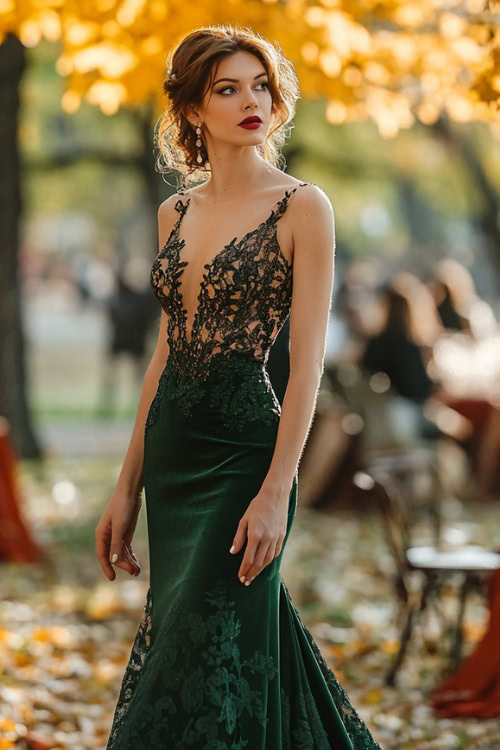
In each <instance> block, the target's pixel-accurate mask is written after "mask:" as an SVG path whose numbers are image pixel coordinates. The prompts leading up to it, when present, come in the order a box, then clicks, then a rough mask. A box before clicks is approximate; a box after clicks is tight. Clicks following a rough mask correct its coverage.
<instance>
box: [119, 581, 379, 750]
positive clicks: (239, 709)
mask: <svg viewBox="0 0 500 750" xmlns="http://www.w3.org/2000/svg"><path fill="white" fill-rule="evenodd" d="M280 580H281V584H282V586H283V588H284V591H285V594H286V596H287V597H288V598H290V595H289V593H288V589H287V587H286V585H285V583H284V581H283V579H282V578H281V577H280ZM205 602H206V603H207V604H208V610H206V611H204V614H201V613H200V612H193V611H192V610H190V609H188V610H187V611H184V609H183V607H182V606H180V604H179V602H178V601H176V602H175V603H174V604H173V606H172V608H171V610H170V611H169V614H168V615H167V617H166V619H165V620H164V621H163V623H162V625H161V627H160V629H159V631H158V634H157V636H156V639H155V641H156V642H157V644H158V647H157V648H154V647H153V648H150V646H151V643H150V639H149V633H150V631H151V606H152V602H151V593H150V591H148V595H147V601H146V606H145V609H144V616H143V619H142V621H141V624H140V626H139V630H138V633H137V636H136V639H135V641H134V645H133V648H132V653H131V656H130V660H129V663H128V666H127V668H126V671H125V675H124V677H123V681H122V687H121V690H120V694H119V699H118V704H117V707H116V710H115V716H114V719H113V725H112V729H111V734H110V738H109V741H108V744H107V746H106V750H154V748H157V749H158V750H160V748H161V750H163V748H166V747H172V748H176V750H188V749H189V748H194V747H196V748H199V747H203V748H204V750H205V748H209V749H210V750H212V749H213V750H243V748H247V750H251V748H250V746H249V739H248V737H245V732H244V729H243V728H242V717H243V716H246V717H248V716H249V717H251V719H252V721H256V722H258V723H259V724H260V725H261V726H263V727H265V726H266V724H267V722H268V720H269V717H268V715H267V710H268V709H267V705H266V704H265V699H264V696H263V694H262V692H261V691H260V690H257V689H255V683H254V684H253V685H254V686H253V687H252V675H256V674H257V675H262V676H263V677H265V678H266V679H267V680H275V679H278V672H279V665H278V664H277V663H276V662H275V661H274V659H273V657H272V656H270V655H269V654H264V653H261V652H259V651H255V652H254V654H253V655H251V656H247V657H245V658H244V657H243V656H242V653H241V647H242V645H243V644H242V642H241V623H240V620H239V619H238V617H237V611H236V607H235V602H234V601H233V600H232V598H231V597H230V596H229V594H228V590H227V586H226V584H225V583H224V581H223V580H222V579H219V580H218V581H217V582H216V583H215V585H214V586H213V587H212V588H211V589H210V590H209V591H208V592H207V593H206V596H205ZM292 607H293V609H294V611H295V613H296V615H297V617H298V619H299V622H300V623H301V626H302V628H303V629H304V632H305V634H306V636H307V639H308V641H309V643H310V644H311V647H312V649H313V652H314V654H315V656H316V659H317V661H318V664H319V666H320V668H321V671H322V673H323V676H324V677H325V680H326V682H327V684H328V687H329V690H330V693H331V695H332V697H333V699H334V702H335V705H336V707H337V709H338V711H339V713H340V715H341V718H342V721H343V723H344V726H345V728H346V731H347V733H348V735H349V737H350V739H351V742H352V745H353V747H354V748H355V750H381V748H380V746H379V745H378V744H377V743H376V742H375V740H374V739H373V737H372V736H371V734H370V732H369V730H368V728H367V727H366V725H365V724H364V723H363V721H362V719H361V718H360V717H359V715H358V713H357V712H356V710H355V708H354V707H353V705H352V703H351V701H350V700H349V698H348V696H347V694H346V693H345V691H344V690H343V688H342V687H341V685H340V683H339V682H338V680H337V679H336V677H335V675H334V674H333V672H332V671H331V670H330V668H329V666H328V664H327V662H326V661H325V659H324V658H323V656H322V654H321V652H320V650H319V648H318V646H317V644H316V643H315V641H314V639H313V637H312V635H311V633H310V632H309V630H308V629H307V628H306V627H305V625H304V624H303V623H302V620H301V619H300V616H299V613H298V611H297V609H296V608H295V606H294V605H293V603H292ZM146 658H147V659H149V660H150V661H149V663H147V664H146ZM139 678H140V679H139ZM154 696H156V697H154ZM280 696H281V709H280V710H281V729H282V750H332V745H331V743H330V741H329V738H328V735H327V732H326V730H325V728H324V726H323V723H322V720H321V716H320V714H319V711H318V706H317V704H316V701H315V698H314V695H313V693H312V692H311V691H310V690H309V689H307V690H306V691H305V692H303V691H297V693H294V694H293V695H288V694H287V693H286V691H285V690H284V688H283V687H281V688H280ZM247 723H248V722H247Z"/></svg>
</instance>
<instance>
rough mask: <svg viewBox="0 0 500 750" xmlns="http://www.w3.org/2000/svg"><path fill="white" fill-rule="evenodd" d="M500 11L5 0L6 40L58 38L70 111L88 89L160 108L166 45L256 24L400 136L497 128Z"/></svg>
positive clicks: (109, 98)
mask: <svg viewBox="0 0 500 750" xmlns="http://www.w3.org/2000/svg"><path fill="white" fill-rule="evenodd" d="M499 12H500V4H499V3H498V2H494V1H493V0H491V1H490V2H488V0H450V1H449V2H448V3H442V2H439V0H418V1H417V0H415V2H411V0H410V1H409V2H406V1H405V2H403V1H402V0H379V1H376V0H282V1H281V2H278V1H277V0H245V1H243V0H225V2H223V3H220V2H217V1H216V0H203V1H202V2H200V3H198V4H196V5H193V4H189V3H184V2H181V0H120V1H119V0H87V1H86V2H83V3H82V2H76V0H20V1H18V0H0V40H1V39H3V37H4V36H5V34H6V33H8V32H13V33H15V34H17V35H18V36H19V38H20V39H21V41H22V42H23V44H24V45H26V46H27V47H33V46H34V45H36V44H38V42H39V41H40V40H42V39H48V40H50V41H53V42H57V43H58V44H59V45H60V49H61V51H60V55H59V58H58V61H57V70H58V72H59V73H60V74H61V75H62V76H64V77H65V78H66V80H67V87H66V90H65V93H64V95H63V99H62V106H63V108H64V110H65V111H67V112H75V111H77V110H78V108H79V107H80V105H81V102H82V99H85V100H87V101H88V102H90V103H92V104H94V105H96V106H98V107H99V108H100V109H101V110H102V111H103V112H104V113H105V114H109V115H112V114H114V113H115V112H117V111H118V110H119V108H120V107H121V106H123V105H128V106H130V105H134V104H138V103H141V102H144V101H148V100H153V102H154V103H155V105H156V107H157V110H158V112H159V111H160V109H161V108H162V106H163V100H162V96H163V94H162V87H161V84H162V80H163V76H164V73H165V61H166V56H167V52H168V50H169V49H170V48H171V47H172V46H173V45H175V44H176V43H177V42H178V41H179V40H180V39H181V38H182V37H183V36H184V35H185V34H186V33H188V32H189V31H191V30H192V29H194V28H197V27H200V26H204V25H207V24H223V23H231V24H237V25H240V26H249V27H251V28H252V29H254V30H255V31H258V32H260V33H262V34H264V35H265V36H267V37H268V38H269V39H271V40H272V41H278V42H279V44H280V46H281V47H282V49H283V51H284V53H285V55H286V56H287V57H289V58H290V59H291V60H292V61H293V63H294V65H295V66H296V70H297V74H298V76H299V79H300V85H301V91H302V96H303V98H309V97H311V98H312V97H321V98H323V99H324V101H325V117H326V118H327V120H328V121H329V122H332V123H335V124H342V123H344V122H348V121H354V120H362V119H366V118H369V119H371V120H372V121H373V122H375V123H376V125H377V127H378V129H379V131H380V133H381V134H382V135H383V136H384V137H392V136H394V135H396V134H397V132H398V131H399V130H400V129H401V128H407V127H410V126H411V125H412V124H413V123H414V122H415V121H416V120H419V121H420V122H422V123H424V124H432V123H433V122H435V121H436V120H437V119H438V117H440V116H441V115H442V114H443V113H445V114H446V115H447V116H448V117H449V118H450V119H452V120H455V121H457V122H470V121H474V120H476V121H477V120H480V121H484V122H489V123H491V124H492V126H495V127H496V128H498V125H499V95H500V73H499V71H500V45H499V40H500V24H499V23H498V21H499Z"/></svg>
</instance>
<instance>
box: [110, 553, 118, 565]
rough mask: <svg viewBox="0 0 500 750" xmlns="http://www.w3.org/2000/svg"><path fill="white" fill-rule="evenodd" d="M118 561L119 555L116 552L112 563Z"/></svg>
mask: <svg viewBox="0 0 500 750" xmlns="http://www.w3.org/2000/svg"><path fill="white" fill-rule="evenodd" d="M117 560H118V555H117V554H116V552H115V554H114V555H113V557H112V558H111V562H112V563H115V562H116V561H117Z"/></svg>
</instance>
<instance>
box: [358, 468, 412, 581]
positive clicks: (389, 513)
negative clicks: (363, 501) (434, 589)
mask: <svg viewBox="0 0 500 750" xmlns="http://www.w3.org/2000/svg"><path fill="white" fill-rule="evenodd" d="M354 484H355V485H356V486H357V487H358V488H359V489H362V490H365V491H369V492H371V494H373V496H374V497H375V498H376V500H377V502H378V505H379V508H380V510H381V513H382V518H383V522H384V531H385V536H386V540H387V544H388V547H389V550H390V552H391V555H392V557H393V560H394V563H395V565H396V570H397V573H398V577H399V578H400V579H401V580H403V579H404V575H405V573H406V571H407V569H408V566H407V561H406V550H407V549H408V546H409V542H410V536H409V529H408V524H407V513H406V504H405V501H404V498H403V496H402V494H401V491H400V488H399V486H398V485H397V484H396V483H395V482H394V481H393V479H392V478H391V476H390V475H389V474H388V473H387V472H385V471H383V470H382V469H372V470H367V471H358V472H356V474H355V475H354Z"/></svg>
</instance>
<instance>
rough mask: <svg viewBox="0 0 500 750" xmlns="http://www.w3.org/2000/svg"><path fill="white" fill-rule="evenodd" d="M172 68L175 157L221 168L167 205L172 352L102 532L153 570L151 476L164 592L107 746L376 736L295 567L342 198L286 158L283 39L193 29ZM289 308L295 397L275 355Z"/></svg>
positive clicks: (165, 317)
mask: <svg viewBox="0 0 500 750" xmlns="http://www.w3.org/2000/svg"><path fill="white" fill-rule="evenodd" d="M169 67H170V70H169V73H168V77H167V79H166V81H165V84H164V90H165V92H166V93H167V95H168V98H169V102H168V105H167V109H166V112H165V113H164V115H163V116H162V118H161V121H160V128H159V133H158V142H159V146H160V157H161V158H160V161H161V162H164V163H165V164H166V166H167V168H169V169H172V168H173V167H175V168H176V169H178V171H180V172H181V173H185V172H189V175H190V177H191V181H190V182H194V181H195V180H198V181H199V180H200V177H203V178H204V177H205V175H206V176H207V177H208V179H204V181H203V182H202V183H201V184H200V185H197V186H196V187H192V188H191V189H189V190H184V189H182V190H180V191H179V193H178V194H176V195H174V196H172V197H170V198H169V199H167V200H166V201H165V202H164V203H163V204H162V205H161V206H160V209H159V235H160V248H161V249H160V252H159V254H158V256H157V258H156V260H155V261H154V263H153V268H152V272H151V282H152V286H153V292H154V294H155V296H156V297H157V299H158V301H159V303H160V304H161V306H162V308H163V311H162V316H161V324H160V331H159V336H158V344H157V347H156V351H155V352H154V355H153V357H152V360H151V364H150V365H149V367H148V370H147V373H146V376H145V380H144V389H143V393H142V394H141V398H140V403H139V407H138V413H137V421H136V425H135V427H134V431H133V434H132V438H131V442H130V447H129V449H128V451H127V455H126V458H125V462H124V465H123V469H122V471H121V474H120V477H119V480H118V484H117V488H116V490H115V492H114V493H113V496H112V498H111V500H110V502H109V505H108V507H107V508H106V510H105V512H104V514H103V517H102V519H101V521H100V523H99V526H98V528H97V555H98V559H99V562H100V563H101V565H102V568H103V570H104V572H105V574H106V575H107V576H108V578H110V579H111V580H114V578H115V572H114V570H113V568H112V566H111V563H113V564H114V565H116V566H117V567H119V568H122V569H123V570H126V571H128V572H129V573H130V574H132V575H134V574H138V573H139V572H140V565H139V562H138V560H137V558H136V557H135V555H134V553H133V551H132V547H131V540H132V535H133V531H134V529H135V525H136V519H137V514H138V512H139V505H140V499H139V497H140V492H141V488H142V486H144V489H145V497H146V504H147V520H148V536H149V550H150V555H149V557H150V588H149V591H148V595H147V600H146V604H145V608H144V617H143V620H142V622H141V624H140V627H139V630H138V633H137V637H136V639H135V642H134V645H133V648H132V652H131V655H130V661H129V664H128V666H127V669H126V672H125V675H124V678H123V683H122V688H121V692H120V696H119V699H118V705H117V707H116V711H115V716H114V721H113V726H112V728H111V735H110V738H109V741H108V745H107V748H108V750H125V749H127V750H141V749H144V750H146V748H147V750H152V749H153V748H169V749H170V748H172V750H174V748H175V750H180V749H182V748H200V749H201V748H205V749H206V750H208V749H209V748H210V749H211V750H216V749H217V750H219V749H220V750H222V749H224V748H228V749H229V748H233V749H234V750H236V748H243V747H246V748H248V750H261V749H264V748H266V749H267V750H279V748H292V749H296V750H298V748H306V747H307V748H325V749H327V748H333V747H334V748H335V750H343V749H344V748H353V747H355V748H370V749H371V748H376V747H378V745H377V744H376V743H375V742H374V741H373V739H372V738H371V735H370V734H369V732H368V730H367V728H366V727H365V725H364V724H363V722H362V721H361V719H360V718H359V717H358V715H357V714H356V712H355V710H354V709H353V707H352V705H351V704H350V702H349V700H348V698H347V696H346V695H345V693H344V692H343V690H342V688H341V686H340V685H339V683H338V682H337V680H336V679H335V677H334V675H333V674H332V672H331V671H330V670H329V669H328V666H327V664H326V662H325V660H324V659H323V657H322V655H321V654H320V652H319V650H318V647H317V645H316V644H315V643H314V641H313V639H312V636H311V635H310V633H309V632H308V631H307V630H306V628H305V627H304V626H303V624H302V623H301V621H300V619H299V615H298V613H297V611H296V610H295V608H294V606H293V604H292V602H291V600H290V597H289V595H288V591H287V589H286V587H285V584H284V582H283V581H282V579H281V578H280V573H279V569H280V563H281V557H282V554H283V548H284V545H285V543H286V540H287V537H288V534H289V532H290V528H291V524H292V521H293V518H294V515H295V511H296V504H297V466H298V462H299V457H300V455H301V451H302V448H303V446H304V443H305V439H306V435H307V432H308V429H309V426H310V423H311V419H312V414H313V409H314V405H315V399H316V393H317V389H318V386H319V381H320V377H321V372H322V367H323V354H324V347H325V339H326V329H327V323H328V315H329V307H330V296H331V290H332V277H333V255H334V244H335V243H334V223H333V211H332V208H331V204H330V202H329V200H328V199H327V197H326V195H325V194H324V193H323V191H321V190H320V189H319V188H317V187H316V186H315V185H312V184H311V185H309V184H307V183H301V182H299V181H298V180H296V179H294V178H292V177H290V176H286V175H285V174H284V173H283V172H282V171H281V170H280V169H278V168H276V166H275V163H276V161H277V157H278V151H277V146H278V145H279V143H280V142H281V138H282V132H283V126H284V125H286V124H287V122H288V121H289V120H290V118H291V116H292V115H293V110H294V104H295V101H296V99H297V98H298V95H299V94H298V88H297V82H296V78H295V75H294V72H293V69H292V67H291V64H290V63H289V62H288V61H287V60H286V59H285V58H284V57H283V56H282V54H281V53H280V52H279V51H278V50H277V49H275V47H274V46H273V45H271V44H270V43H269V42H268V41H267V40H265V39H264V38H263V37H261V36H259V35H257V34H254V33H253V32H252V31H251V30H249V29H241V28H235V27H231V26H211V27H208V28H201V29H198V30H196V31H194V32H192V33H190V34H189V35H188V36H186V37H185V38H184V39H183V40H182V41H181V43H180V44H179V45H178V46H177V48H176V50H175V52H174V53H173V55H172V56H171V58H170V60H169ZM249 118H251V120H252V121H253V123H254V124H252V125H247V126H244V122H245V121H248V119H249ZM255 123H258V124H255ZM193 178H194V179H193ZM288 205H289V210H288V211H287V207H288ZM231 238H233V239H231ZM292 263H293V295H292ZM289 314H290V321H291V322H290V332H291V349H290V377H289V381H288V385H287V389H286V393H285V397H284V400H283V405H282V409H281V408H280V405H279V403H278V400H277V398H276V395H275V393H274V391H273V389H272V387H271V385H270V382H269V376H268V373H267V370H266V367H265V365H266V362H267V358H268V354H269V349H270V346H271V344H272V343H273V341H274V340H275V338H276V336H277V334H278V332H279V331H280V329H281V328H282V326H283V324H284V322H285V320H286V318H287V317H288V315H289ZM143 427H144V428H145V434H144V441H143V439H142V431H143Z"/></svg>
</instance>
